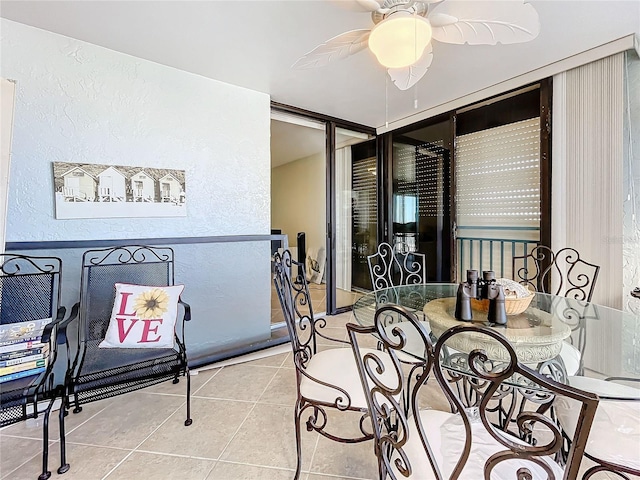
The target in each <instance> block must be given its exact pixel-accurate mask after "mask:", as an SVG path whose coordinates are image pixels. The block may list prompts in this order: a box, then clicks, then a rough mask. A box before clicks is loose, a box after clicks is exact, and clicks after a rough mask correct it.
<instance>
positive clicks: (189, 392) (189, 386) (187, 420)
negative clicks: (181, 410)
mask: <svg viewBox="0 0 640 480" xmlns="http://www.w3.org/2000/svg"><path fill="white" fill-rule="evenodd" d="M186 370H187V419H186V420H185V421H184V425H185V427H188V426H189V425H191V424H192V423H193V420H192V419H191V374H190V373H189V367H187V369H186Z"/></svg>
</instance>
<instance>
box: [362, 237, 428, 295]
mask: <svg viewBox="0 0 640 480" xmlns="http://www.w3.org/2000/svg"><path fill="white" fill-rule="evenodd" d="M367 262H368V264H369V275H370V276H371V284H372V285H373V290H374V291H378V290H382V289H384V288H390V287H395V286H397V285H418V284H422V283H425V282H426V278H427V277H426V275H427V273H426V261H425V255H424V254H422V253H417V252H412V251H410V249H409V248H407V246H406V245H405V244H403V243H396V244H394V245H393V246H391V245H389V244H388V243H384V242H383V243H381V244H380V245H378V251H377V252H376V253H374V254H373V255H369V256H368V257H367Z"/></svg>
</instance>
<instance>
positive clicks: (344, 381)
mask: <svg viewBox="0 0 640 480" xmlns="http://www.w3.org/2000/svg"><path fill="white" fill-rule="evenodd" d="M291 272H294V274H295V275H296V277H295V278H294V279H293V280H292V278H291V274H292V273H291ZM295 272H298V273H295ZM273 281H274V285H275V289H276V292H277V294H278V298H279V300H280V305H281V307H282V311H283V314H284V318H285V321H286V324H287V328H288V330H289V336H290V338H291V347H292V351H293V362H294V366H295V372H296V386H297V399H296V404H295V407H294V418H295V433H296V453H297V465H296V472H295V475H294V478H295V479H297V478H299V476H300V470H301V462H302V457H301V453H302V451H301V422H302V417H303V415H305V414H308V415H309V416H308V418H307V420H306V421H305V422H304V423H305V426H306V429H307V431H309V432H311V431H315V432H317V433H319V434H321V435H323V436H324V437H326V438H329V439H330V440H334V441H337V442H343V443H356V442H362V441H366V440H370V439H372V438H373V437H372V435H371V433H370V432H366V431H365V425H364V423H365V419H366V418H367V412H368V409H367V405H366V401H365V399H364V394H363V392H362V389H361V388H360V383H359V380H358V372H357V368H356V365H355V362H354V360H353V353H352V351H351V349H350V348H346V347H348V346H349V344H348V342H347V341H345V340H340V339H335V338H332V337H330V336H328V335H326V334H325V333H323V332H322V329H323V328H324V327H326V325H327V322H326V320H325V319H324V318H315V317H314V316H313V307H312V305H311V299H310V297H309V290H308V286H307V281H306V278H305V272H304V267H303V265H301V264H300V263H298V262H296V261H295V260H293V259H292V258H291V252H289V251H288V250H285V251H284V252H283V253H282V254H280V253H276V254H275V255H274V278H273ZM318 342H322V343H323V347H324V348H323V349H322V351H319V349H318ZM331 346H338V347H342V348H331ZM327 409H333V410H338V411H347V410H350V411H357V412H361V413H362V416H361V419H360V425H359V428H360V430H361V432H362V435H361V436H359V437H356V438H342V437H340V436H337V435H334V434H332V433H330V431H329V428H327V424H328V423H329V421H328V420H329V418H328V416H327Z"/></svg>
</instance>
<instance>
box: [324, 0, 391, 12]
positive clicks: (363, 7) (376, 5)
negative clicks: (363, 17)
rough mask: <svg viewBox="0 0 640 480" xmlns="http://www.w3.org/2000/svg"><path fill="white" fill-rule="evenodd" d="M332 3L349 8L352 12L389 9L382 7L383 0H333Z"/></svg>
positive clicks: (343, 8) (345, 8)
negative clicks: (378, 0)
mask: <svg viewBox="0 0 640 480" xmlns="http://www.w3.org/2000/svg"><path fill="white" fill-rule="evenodd" d="M331 3H333V4H335V5H337V6H339V7H340V8H341V9H342V10H348V11H350V12H375V11H376V10H380V11H382V12H386V11H388V9H383V8H382V6H381V3H382V1H380V2H377V1H376V0H331Z"/></svg>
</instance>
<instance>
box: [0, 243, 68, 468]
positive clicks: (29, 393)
mask: <svg viewBox="0 0 640 480" xmlns="http://www.w3.org/2000/svg"><path fill="white" fill-rule="evenodd" d="M61 270H62V262H61V260H60V259H59V258H56V257H34V256H24V255H14V254H8V253H5V254H0V330H2V337H3V340H2V342H3V343H2V348H3V355H6V356H7V357H12V358H14V359H15V358H18V357H17V355H22V353H24V352H22V353H15V352H18V350H16V349H17V348H22V347H25V346H27V345H24V344H16V343H9V342H10V341H11V340H7V339H6V338H4V337H5V335H6V334H8V333H9V332H11V328H12V326H13V327H14V328H16V325H15V324H17V323H21V322H33V321H35V320H41V319H49V318H51V319H52V321H51V322H50V323H48V324H47V325H45V327H44V329H43V330H42V335H41V336H40V338H39V339H38V338H37V337H28V338H33V343H31V344H29V345H28V346H29V347H30V348H29V349H28V350H27V351H28V353H29V356H30V357H32V358H35V357H39V356H41V357H42V359H46V366H45V367H40V368H38V370H41V369H42V368H44V371H40V372H39V373H35V374H32V375H28V376H25V377H22V378H15V379H13V380H8V381H6V382H2V383H0V427H5V426H7V425H11V424H13V423H17V422H20V421H22V420H26V419H28V418H37V417H38V416H39V415H40V414H41V413H42V412H41V411H39V409H38V403H41V404H46V408H45V409H44V421H43V431H42V442H43V443H42V474H41V475H40V476H39V477H38V478H39V479H40V480H46V479H47V478H49V477H50V476H51V472H50V471H49V470H48V459H49V414H50V413H51V408H52V406H53V401H54V399H55V397H56V396H57V394H58V392H59V389H58V388H57V385H58V383H60V384H62V381H60V382H57V381H56V379H55V378H54V374H53V365H54V363H55V360H56V355H57V349H56V331H57V327H58V325H59V324H60V322H61V321H62V320H63V317H64V315H65V308H64V307H62V306H60V277H61ZM23 326H24V324H23ZM25 327H28V325H27V326H25ZM23 338H24V337H23ZM18 345H20V347H18ZM47 349H48V351H47ZM10 350H12V351H13V353H8V352H9V351H10ZM36 351H38V352H39V353H35V352H36ZM33 355H35V357H33ZM3 361H5V362H6V361H7V360H6V359H5V360H3ZM35 362H37V360H36V361H35ZM29 363H31V362H29ZM6 365H9V364H8V363H3V367H4V366H6ZM31 371H33V370H31ZM13 376H14V377H20V374H14V375H13ZM9 378H11V377H9ZM5 380H6V379H5Z"/></svg>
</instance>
